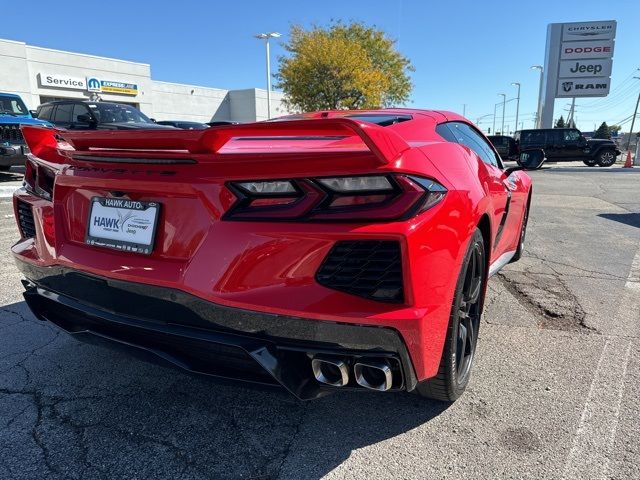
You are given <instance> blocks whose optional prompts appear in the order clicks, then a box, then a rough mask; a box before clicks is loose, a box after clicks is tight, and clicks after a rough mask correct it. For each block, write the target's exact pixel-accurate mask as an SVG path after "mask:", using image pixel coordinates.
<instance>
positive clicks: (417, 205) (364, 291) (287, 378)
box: [12, 109, 544, 401]
mask: <svg viewBox="0 0 640 480" xmlns="http://www.w3.org/2000/svg"><path fill="white" fill-rule="evenodd" d="M23 133H24V137H25V139H26V142H27V143H28V145H29V147H30V149H31V155H30V157H29V159H28V161H27V165H26V173H25V186H24V188H22V189H20V190H19V191H17V192H16V194H15V196H14V206H15V215H16V219H17V222H18V226H19V229H20V233H21V236H22V238H21V240H20V241H19V242H18V243H16V244H15V245H14V246H13V248H12V251H13V255H14V256H15V259H16V260H17V264H18V266H19V268H20V269H21V271H22V272H23V274H24V276H25V277H26V279H25V280H24V285H25V288H26V292H25V294H24V296H25V299H26V301H27V303H28V305H29V307H30V308H31V310H32V311H33V313H34V314H35V316H36V317H37V318H39V319H42V320H47V321H50V322H52V323H54V324H55V325H57V326H58V327H61V328H62V329H64V330H65V331H67V332H69V333H71V334H73V335H74V336H75V337H77V338H79V339H84V340H87V341H92V342H101V343H106V344H109V345H112V346H120V347H125V348H126V349H129V350H132V351H135V352H137V353H138V354H142V355H143V356H145V357H152V358H155V359H156V360H160V361H163V362H169V363H171V364H173V365H176V366H179V367H182V368H184V369H187V370H190V371H193V372H197V373H202V374H207V375H212V376H216V377H225V378H233V379H240V380H247V381H252V382H257V383H263V384H273V385H281V386H282V387H284V388H286V389H287V390H289V391H290V392H291V393H292V394H294V395H295V396H297V397H298V398H300V399H310V398H316V397H319V396H322V395H325V394H327V393H330V392H334V391H338V390H362V389H369V390H378V391H399V390H405V391H415V392H417V393H419V394H421V395H424V396H427V397H431V398H436V399H439V400H444V401H453V400H455V399H456V398H458V397H459V396H460V395H461V394H462V392H463V391H464V389H465V387H466V385H467V383H468V381H469V376H470V370H471V365H472V363H473V359H474V351H475V347H476V343H477V339H478V330H479V326H480V315H481V313H482V308H483V302H484V297H485V291H486V285H487V279H488V277H490V276H491V275H492V274H493V273H495V272H496V271H498V270H499V269H500V268H501V267H502V266H504V265H505V264H506V263H508V262H509V261H514V260H517V259H518V258H519V257H520V255H521V254H522V248H523V241H524V236H525V228H526V223H527V213H528V208H529V204H530V202H531V181H530V179H529V177H528V176H527V175H526V174H525V173H523V172H520V171H517V170H521V169H522V168H523V167H522V166H518V167H512V168H510V169H505V168H504V167H503V165H502V162H501V160H500V156H499V155H498V154H497V153H496V151H495V149H494V148H493V147H492V145H491V143H490V142H489V141H488V140H487V139H486V138H485V137H484V136H483V135H482V134H481V133H480V132H479V131H478V130H477V129H476V127H475V126H473V124H471V123H470V122H469V121H468V120H466V119H465V118H463V117H460V116H458V115H456V114H453V113H450V112H441V111H424V110H410V109H387V110H376V111H339V112H318V113H311V114H304V115H296V116H290V117H285V118H282V119H278V120H276V121H270V122H261V123H254V124H243V125H228V126H220V127H213V128H209V129H207V130H191V131H185V130H175V131H169V130H166V131H165V130H163V131H157V130H154V131H149V130H148V131H142V130H137V131H63V130H52V129H46V128H39V127H24V128H23ZM543 156H544V153H543V152H542V151H531V152H528V153H526V152H525V153H524V154H523V162H525V161H526V164H527V165H528V166H530V167H537V166H538V165H539V164H541V162H542V161H543ZM525 157H526V158H525Z"/></svg>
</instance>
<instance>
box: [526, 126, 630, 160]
mask: <svg viewBox="0 0 640 480" xmlns="http://www.w3.org/2000/svg"><path fill="white" fill-rule="evenodd" d="M514 139H515V141H516V144H517V145H518V150H519V151H523V150H528V149H532V148H541V149H543V150H544V152H545V154H546V156H547V160H549V161H551V162H563V161H566V162H569V161H574V160H582V162H583V163H584V164H585V165H588V166H590V167H593V166H595V165H599V166H601V167H610V166H611V165H613V164H614V163H615V162H616V157H617V156H618V155H620V153H621V152H620V149H619V148H618V146H617V145H616V144H615V143H614V142H613V140H606V139H599V138H589V139H587V138H585V136H584V135H582V133H581V132H580V130H578V129H576V128H541V129H535V130H519V131H517V132H516V133H515V135H514Z"/></svg>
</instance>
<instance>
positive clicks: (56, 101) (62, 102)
mask: <svg viewBox="0 0 640 480" xmlns="http://www.w3.org/2000/svg"><path fill="white" fill-rule="evenodd" d="M64 103H84V104H87V105H91V104H94V105H96V104H105V105H127V104H126V103H122V102H96V101H93V100H81V99H79V98H70V99H69V100H53V101H51V102H45V103H42V104H40V106H41V107H42V106H43V105H60V104H64ZM127 106H129V107H130V106H132V105H127Z"/></svg>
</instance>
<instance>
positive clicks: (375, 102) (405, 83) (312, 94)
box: [275, 22, 414, 111]
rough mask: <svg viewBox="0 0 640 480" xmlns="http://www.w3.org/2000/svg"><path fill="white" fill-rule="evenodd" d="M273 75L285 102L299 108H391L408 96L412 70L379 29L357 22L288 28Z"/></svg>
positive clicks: (405, 59)
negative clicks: (284, 52) (309, 27)
mask: <svg viewBox="0 0 640 480" xmlns="http://www.w3.org/2000/svg"><path fill="white" fill-rule="evenodd" d="M284 48H285V50H286V51H287V52H288V54H289V55H285V56H282V57H280V58H279V59H278V60H279V70H278V73H277V74H276V75H275V78H276V80H277V81H278V84H277V87H278V88H281V89H282V91H283V92H284V93H285V102H286V104H287V106H288V107H290V108H293V109H298V110H302V111H312V110H329V109H357V108H379V107H390V106H394V105H400V104H403V103H405V102H406V101H407V100H408V99H409V95H410V93H411V89H412V87H413V85H412V84H411V79H410V77H409V72H412V71H413V70H414V68H413V66H412V65H411V62H410V61H409V60H408V59H407V58H406V57H404V56H403V55H402V54H401V53H399V52H398V51H397V50H396V48H395V41H394V40H392V39H390V38H388V37H387V36H386V34H385V33H384V32H383V31H382V30H378V29H376V28H373V27H368V26H366V25H364V24H362V23H358V22H352V23H349V24H344V23H341V22H334V23H332V24H331V25H330V26H329V27H327V28H321V27H317V26H315V27H313V28H311V29H310V30H304V29H303V28H302V27H300V26H298V25H294V26H292V27H291V31H290V33H289V41H288V42H287V43H285V44H284Z"/></svg>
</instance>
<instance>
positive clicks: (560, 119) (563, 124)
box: [553, 115, 567, 128]
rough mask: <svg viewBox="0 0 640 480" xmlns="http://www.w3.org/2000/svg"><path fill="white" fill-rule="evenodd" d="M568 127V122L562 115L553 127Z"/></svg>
mask: <svg viewBox="0 0 640 480" xmlns="http://www.w3.org/2000/svg"><path fill="white" fill-rule="evenodd" d="M566 127H567V125H566V123H564V117H563V116H562V115H560V118H559V119H558V121H557V122H556V124H555V126H554V127H553V128H566Z"/></svg>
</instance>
